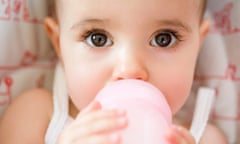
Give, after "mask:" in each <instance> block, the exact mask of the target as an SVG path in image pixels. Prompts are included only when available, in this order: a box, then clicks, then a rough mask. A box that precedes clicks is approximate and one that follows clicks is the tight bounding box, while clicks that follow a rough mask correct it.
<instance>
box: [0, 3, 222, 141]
mask: <svg viewBox="0 0 240 144" xmlns="http://www.w3.org/2000/svg"><path fill="white" fill-rule="evenodd" d="M205 3H206V2H205V1H204V0H55V1H52V5H51V10H52V11H51V15H50V16H49V17H47V18H46V19H45V27H46V31H47V33H48V35H49V38H50V40H51V42H52V44H53V46H54V48H55V50H56V53H57V55H58V57H59V63H60V65H61V67H62V68H63V70H64V77H65V81H66V85H67V93H68V95H66V97H67V96H69V102H68V103H69V113H68V115H69V118H70V119H72V121H71V122H70V123H69V124H67V122H64V123H65V125H64V128H63V129H60V131H61V134H59V135H58V136H57V137H56V140H57V141H56V143H58V144H74V143H76V144H77V143H81V144H118V143H120V141H121V136H120V135H117V134H112V132H113V131H115V130H119V129H124V128H126V127H127V125H128V118H127V115H126V112H125V111H123V110H101V106H100V104H99V103H97V102H92V101H93V100H94V98H95V96H96V94H97V93H98V92H99V90H100V89H102V88H103V87H104V86H106V85H107V84H109V83H111V82H114V81H118V80H123V79H138V80H142V81H147V82H149V83H151V84H153V85H155V86H156V87H157V88H159V89H160V90H161V91H162V92H163V94H164V95H165V96H166V99H167V101H168V104H169V106H170V108H171V111H172V113H173V114H175V113H176V112H177V111H178V110H179V109H180V108H181V107H182V105H183V104H184V102H185V101H186V99H187V97H188V95H189V92H190V89H191V86H192V81H193V75H194V68H195V65H196V59H197V57H198V53H199V48H200V45H201V43H202V42H203V40H204V37H205V36H206V34H207V32H208V27H209V22H208V21H207V20H204V19H203V13H204V9H205ZM64 77H63V78H64ZM54 104H55V101H54V100H53V97H52V94H51V93H50V92H49V91H46V90H43V89H35V90H31V91H28V92H26V93H24V94H22V95H21V96H19V97H18V98H16V100H15V101H14V102H13V103H12V104H11V105H10V107H9V109H8V110H7V111H6V113H5V114H4V117H3V119H2V121H1V123H0V143H4V144H13V143H24V144H26V143H29V144H38V143H39V144H40V143H49V142H48V139H47V138H46V133H48V130H49V129H48V128H49V124H50V123H51V122H52V116H53V115H54V113H55V111H54ZM206 133H210V134H212V135H214V136H216V137H215V138H214V139H213V138H211V137H210V138H209V137H207V136H206V135H205V136H203V140H202V143H203V142H204V143H209V144H213V143H218V144H221V143H224V138H223V137H222V136H221V133H220V132H219V131H218V130H217V129H215V128H214V127H213V126H208V127H207V129H206ZM166 139H167V140H168V141H169V144H194V143H195V141H194V138H193V137H192V136H191V134H190V133H189V131H188V130H187V129H185V128H183V127H181V126H172V127H171V128H170V129H169V131H167V132H166ZM219 141H220V142H219Z"/></svg>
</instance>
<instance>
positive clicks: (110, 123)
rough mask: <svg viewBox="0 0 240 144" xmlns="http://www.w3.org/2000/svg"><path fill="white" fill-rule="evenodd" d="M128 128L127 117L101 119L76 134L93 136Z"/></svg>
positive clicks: (81, 128) (80, 128)
mask: <svg viewBox="0 0 240 144" xmlns="http://www.w3.org/2000/svg"><path fill="white" fill-rule="evenodd" d="M126 126H127V119H126V118H125V117H120V118H113V119H108V118H106V119H100V120H98V121H95V122H93V123H87V124H86V125H85V126H84V127H79V128H78V129H76V134H78V135H82V136H87V135H92V134H99V133H107V132H112V131H116V130H119V129H122V128H124V127H126Z"/></svg>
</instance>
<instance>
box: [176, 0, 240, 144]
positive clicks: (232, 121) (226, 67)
mask: <svg viewBox="0 0 240 144" xmlns="http://www.w3.org/2000/svg"><path fill="white" fill-rule="evenodd" d="M239 14H240V0H221V1H220V0H209V2H208V13H207V15H206V17H208V18H210V19H211V20H212V25H211V29H210V34H209V35H208V37H207V38H206V41H205V43H204V45H203V48H202V50H201V53H200V56H199V60H198V65H197V68H196V74H195V82H194V84H193V90H192V93H191V97H190V99H189V101H188V103H187V104H186V105H185V106H184V108H183V110H182V111H181V112H180V113H179V114H178V116H179V117H181V118H183V119H185V120H187V121H191V117H192V113H193V107H194V104H195V96H196V93H197V89H198V88H199V87H200V86H207V87H211V88H214V89H215V90H216V101H215V104H214V107H213V111H212V114H211V120H212V121H213V122H214V123H216V124H217V125H218V126H219V127H221V128H222V129H223V130H224V132H225V133H226V135H227V136H228V139H229V144H240V137H239V136H240V15H239Z"/></svg>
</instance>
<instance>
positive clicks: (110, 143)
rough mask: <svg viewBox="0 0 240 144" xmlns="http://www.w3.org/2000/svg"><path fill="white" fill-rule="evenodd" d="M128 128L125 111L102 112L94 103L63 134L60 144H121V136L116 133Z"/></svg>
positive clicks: (59, 140) (97, 104) (98, 105)
mask: <svg viewBox="0 0 240 144" xmlns="http://www.w3.org/2000/svg"><path fill="white" fill-rule="evenodd" d="M126 126H127V119H126V115H125V112H124V111H120V110H101V106H100V104H99V103H97V102H93V103H92V104H91V105H90V106H89V107H88V108H87V109H85V110H84V111H82V112H81V113H80V114H79V115H78V116H77V118H76V120H74V122H72V123H71V124H70V125H69V126H68V127H67V128H66V129H65V130H64V131H63V132H62V134H61V135H60V137H59V139H58V144H80V143H81V144H119V143H120V136H119V135H117V134H116V133H114V131H116V130H119V129H123V128H125V127H126Z"/></svg>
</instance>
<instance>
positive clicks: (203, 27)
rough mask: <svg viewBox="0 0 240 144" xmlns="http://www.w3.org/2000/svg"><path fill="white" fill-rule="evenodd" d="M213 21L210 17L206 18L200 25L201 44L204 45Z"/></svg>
mask: <svg viewBox="0 0 240 144" xmlns="http://www.w3.org/2000/svg"><path fill="white" fill-rule="evenodd" d="M210 24H211V21H210V20H208V19H204V20H203V21H202V22H201V25H200V45H202V43H203V41H204V39H205V37H206V36H207V34H208V32H209V27H210Z"/></svg>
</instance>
